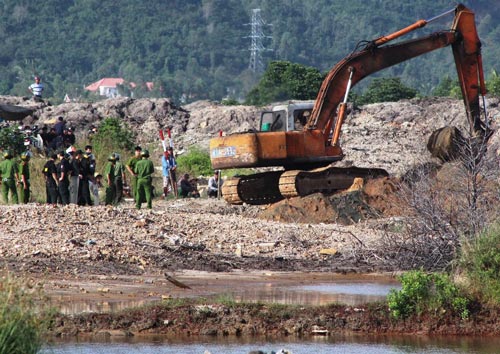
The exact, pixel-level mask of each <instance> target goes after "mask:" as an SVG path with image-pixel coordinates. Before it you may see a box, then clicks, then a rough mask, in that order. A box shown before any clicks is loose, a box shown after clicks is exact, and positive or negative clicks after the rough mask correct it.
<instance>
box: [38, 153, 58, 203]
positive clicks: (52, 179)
mask: <svg viewBox="0 0 500 354" xmlns="http://www.w3.org/2000/svg"><path fill="white" fill-rule="evenodd" d="M56 160H57V155H55V154H53V155H51V156H50V158H49V159H48V160H47V162H45V165H44V166H43V170H42V172H43V175H44V177H45V194H46V196H47V204H52V205H56V204H57V199H58V197H59V192H58V190H57V167H56Z"/></svg>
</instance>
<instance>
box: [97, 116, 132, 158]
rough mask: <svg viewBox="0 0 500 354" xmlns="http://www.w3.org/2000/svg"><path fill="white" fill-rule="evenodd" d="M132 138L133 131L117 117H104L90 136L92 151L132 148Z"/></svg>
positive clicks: (98, 152)
mask: <svg viewBox="0 0 500 354" xmlns="http://www.w3.org/2000/svg"><path fill="white" fill-rule="evenodd" d="M134 138H135V136H134V133H133V131H132V130H131V129H130V128H129V127H128V126H127V125H126V124H125V123H123V122H121V121H120V120H119V119H118V118H106V119H105V120H104V121H103V122H102V123H101V125H100V126H99V129H98V131H97V133H96V134H95V135H94V136H93V137H92V145H93V149H94V153H95V154H100V153H101V152H102V151H104V150H109V151H116V150H124V149H125V150H132V149H133V147H134Z"/></svg>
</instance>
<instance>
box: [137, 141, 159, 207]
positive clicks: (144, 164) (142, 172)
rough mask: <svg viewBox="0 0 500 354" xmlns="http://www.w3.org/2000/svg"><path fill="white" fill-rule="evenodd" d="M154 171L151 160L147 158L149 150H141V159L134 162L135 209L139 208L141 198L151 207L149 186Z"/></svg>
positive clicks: (150, 185)
mask: <svg viewBox="0 0 500 354" xmlns="http://www.w3.org/2000/svg"><path fill="white" fill-rule="evenodd" d="M154 171H155V167H154V165H153V162H152V161H151V160H150V159H149V151H148V150H143V151H142V152H141V160H140V161H138V162H137V163H136V165H135V170H134V173H135V175H136V176H137V191H136V195H135V207H136V208H137V209H141V204H142V201H143V200H146V203H147V205H148V209H152V208H153V203H152V196H151V187H152V182H153V177H152V175H153V173H154Z"/></svg>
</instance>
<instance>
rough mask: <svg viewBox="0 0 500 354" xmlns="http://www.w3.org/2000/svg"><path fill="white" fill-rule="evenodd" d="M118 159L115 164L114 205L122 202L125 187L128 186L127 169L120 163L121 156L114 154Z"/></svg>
mask: <svg viewBox="0 0 500 354" xmlns="http://www.w3.org/2000/svg"><path fill="white" fill-rule="evenodd" d="M113 154H114V155H115V158H116V164H115V200H114V204H115V205H116V204H118V203H120V202H121V201H122V198H123V186H124V185H126V184H127V180H126V179H125V167H123V163H122V162H121V161H120V154H118V153H116V152H115V153H113Z"/></svg>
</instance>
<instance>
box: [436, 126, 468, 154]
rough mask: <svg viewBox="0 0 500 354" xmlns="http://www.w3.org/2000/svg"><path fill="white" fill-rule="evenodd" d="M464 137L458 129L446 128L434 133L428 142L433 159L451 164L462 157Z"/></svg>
mask: <svg viewBox="0 0 500 354" xmlns="http://www.w3.org/2000/svg"><path fill="white" fill-rule="evenodd" d="M464 141H465V140H464V137H463V135H462V133H461V132H460V130H459V129H458V128H457V127H450V126H446V127H443V128H440V129H438V130H436V131H434V132H433V133H432V134H431V136H430V137H429V140H428V141H427V150H429V152H430V153H431V155H432V157H437V158H438V159H440V160H441V161H442V162H449V161H453V160H455V159H457V158H458V157H459V156H460V153H461V150H462V146H463V143H464Z"/></svg>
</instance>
